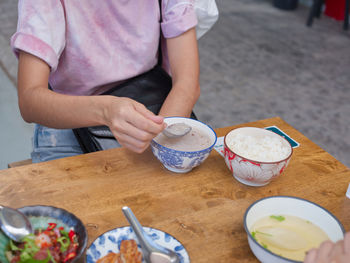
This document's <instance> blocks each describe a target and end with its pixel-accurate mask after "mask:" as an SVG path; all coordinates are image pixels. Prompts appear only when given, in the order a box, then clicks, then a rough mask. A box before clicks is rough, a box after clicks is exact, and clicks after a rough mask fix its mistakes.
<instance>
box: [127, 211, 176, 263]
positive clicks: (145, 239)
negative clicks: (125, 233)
mask: <svg viewBox="0 0 350 263" xmlns="http://www.w3.org/2000/svg"><path fill="white" fill-rule="evenodd" d="M122 211H123V213H124V215H125V217H126V219H127V220H128V221H129V223H130V225H131V227H132V229H133V230H134V232H135V234H136V236H137V239H138V240H139V242H140V245H141V248H142V254H143V258H144V259H145V261H146V262H147V263H150V262H151V263H179V262H180V259H179V257H178V255H177V254H176V253H175V252H174V251H172V250H170V249H167V248H165V247H161V246H159V245H157V244H156V243H154V242H153V240H152V239H151V238H150V237H149V236H148V235H147V234H146V233H145V232H144V230H143V228H142V226H141V225H140V223H139V221H138V220H137V218H136V217H135V215H134V213H133V212H132V211H131V209H130V208H129V207H127V206H124V207H123V208H122Z"/></svg>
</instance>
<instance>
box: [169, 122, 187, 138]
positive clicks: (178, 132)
mask: <svg viewBox="0 0 350 263" xmlns="http://www.w3.org/2000/svg"><path fill="white" fill-rule="evenodd" d="M191 130H192V127H191V126H189V125H188V124H186V123H183V122H178V123H173V124H170V125H168V126H167V127H166V128H165V129H164V130H163V134H164V135H165V136H167V137H169V138H178V137H181V136H184V135H186V134H187V133H189V132H190V131H191Z"/></svg>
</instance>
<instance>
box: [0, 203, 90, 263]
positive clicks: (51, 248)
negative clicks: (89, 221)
mask: <svg viewBox="0 0 350 263" xmlns="http://www.w3.org/2000/svg"><path fill="white" fill-rule="evenodd" d="M18 210H19V211H20V212H22V213H23V214H25V215H26V216H27V217H28V218H29V221H30V222H31V224H32V227H33V229H34V234H30V235H28V236H26V237H25V238H24V239H23V240H22V242H20V243H17V242H14V241H12V240H10V239H9V238H8V237H7V236H5V234H4V233H3V232H2V231H0V262H2V263H73V262H77V261H78V259H79V258H80V257H81V256H82V255H83V254H84V252H85V249H86V246H87V240H88V236H87V232H86V229H85V227H84V224H83V223H82V222H81V220H80V219H79V218H77V217H76V216H75V215H73V214H72V213H70V212H68V211H66V210H64V209H62V208H57V207H52V206H43V205H38V206H25V207H22V208H19V209H18Z"/></svg>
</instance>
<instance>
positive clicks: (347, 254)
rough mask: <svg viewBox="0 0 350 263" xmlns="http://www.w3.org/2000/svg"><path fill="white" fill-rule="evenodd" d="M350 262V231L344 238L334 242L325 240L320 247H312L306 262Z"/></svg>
mask: <svg viewBox="0 0 350 263" xmlns="http://www.w3.org/2000/svg"><path fill="white" fill-rule="evenodd" d="M349 262H350V232H347V233H346V234H345V237H344V239H343V240H340V241H338V242H337V243H333V242H331V241H325V242H323V243H322V244H321V245H320V247H319V248H318V249H316V248H315V249H311V250H310V251H309V252H308V253H307V255H306V257H305V259H304V263H349Z"/></svg>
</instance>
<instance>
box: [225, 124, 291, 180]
mask: <svg viewBox="0 0 350 263" xmlns="http://www.w3.org/2000/svg"><path fill="white" fill-rule="evenodd" d="M292 153H293V149H292V147H291V145H290V143H289V142H288V141H287V140H286V139H285V138H283V137H282V136H280V135H278V134H276V133H274V132H271V131H268V130H265V129H262V128H255V127H244V128H237V129H234V130H232V131H230V132H229V133H228V134H227V135H226V136H225V139H224V155H225V162H226V165H227V167H228V168H229V169H230V170H231V172H232V175H233V177H234V178H235V179H237V180H238V181H239V182H241V183H243V184H246V185H250V186H263V185H266V184H268V183H269V182H270V181H271V180H272V179H274V178H276V177H277V176H279V175H280V174H281V173H282V172H283V171H284V169H285V168H286V167H287V165H288V163H289V160H290V158H291V156H292Z"/></svg>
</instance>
